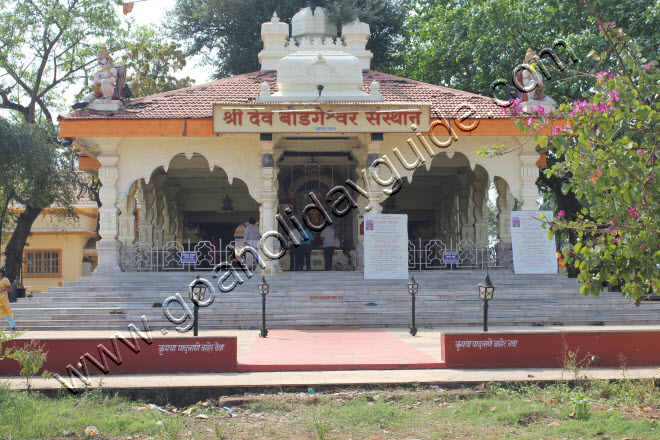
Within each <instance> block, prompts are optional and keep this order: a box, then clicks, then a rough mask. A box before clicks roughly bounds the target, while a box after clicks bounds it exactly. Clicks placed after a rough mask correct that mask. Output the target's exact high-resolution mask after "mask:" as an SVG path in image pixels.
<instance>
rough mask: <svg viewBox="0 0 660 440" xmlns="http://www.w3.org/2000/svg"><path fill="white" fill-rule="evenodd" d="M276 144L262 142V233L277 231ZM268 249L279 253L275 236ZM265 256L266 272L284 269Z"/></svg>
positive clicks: (266, 244)
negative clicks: (274, 153) (274, 154)
mask: <svg viewBox="0 0 660 440" xmlns="http://www.w3.org/2000/svg"><path fill="white" fill-rule="evenodd" d="M273 150H274V145H273V143H271V142H262V148H261V153H262V156H261V181H262V187H261V191H260V192H259V198H260V199H261V206H260V207H259V231H260V232H261V235H262V236H263V235H264V234H266V233H268V232H271V231H275V232H277V220H276V219H275V215H276V214H277V171H276V169H275V159H274V156H273V152H274V151H273ZM264 245H265V246H267V248H268V251H269V252H271V253H273V254H277V253H278V252H279V250H280V242H279V241H278V240H277V239H276V238H274V237H270V238H267V239H266V240H265V242H264ZM261 255H262V256H264V262H265V264H266V269H265V270H264V272H266V273H267V274H271V275H274V274H276V273H279V272H281V271H282V269H281V268H280V262H279V260H276V259H275V260H274V259H270V258H268V257H266V256H265V254H264V253H263V251H262V253H261Z"/></svg>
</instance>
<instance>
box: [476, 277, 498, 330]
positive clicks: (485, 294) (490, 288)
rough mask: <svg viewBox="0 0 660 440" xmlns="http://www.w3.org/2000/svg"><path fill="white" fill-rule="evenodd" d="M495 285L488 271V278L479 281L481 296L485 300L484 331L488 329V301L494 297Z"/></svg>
mask: <svg viewBox="0 0 660 440" xmlns="http://www.w3.org/2000/svg"><path fill="white" fill-rule="evenodd" d="M494 292H495V286H494V285H493V283H492V282H491V281H490V275H488V272H486V278H484V280H483V281H482V282H480V283H479V298H481V300H482V301H483V302H484V331H485V332H487V331H488V301H490V300H491V299H493V293H494Z"/></svg>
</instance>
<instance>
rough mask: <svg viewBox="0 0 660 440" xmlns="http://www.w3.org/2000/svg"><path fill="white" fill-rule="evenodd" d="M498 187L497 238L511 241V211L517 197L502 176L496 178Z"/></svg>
mask: <svg viewBox="0 0 660 440" xmlns="http://www.w3.org/2000/svg"><path fill="white" fill-rule="evenodd" d="M495 188H497V210H498V214H497V238H499V239H500V241H502V242H506V243H511V211H513V207H514V206H515V203H516V199H515V198H514V197H513V194H511V191H509V185H508V184H507V182H506V180H504V179H502V178H497V179H495Z"/></svg>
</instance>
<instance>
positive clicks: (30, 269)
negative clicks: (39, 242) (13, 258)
mask: <svg viewBox="0 0 660 440" xmlns="http://www.w3.org/2000/svg"><path fill="white" fill-rule="evenodd" d="M23 273H24V274H25V276H26V277H59V276H60V275H61V274H62V251H61V250H29V251H26V252H25V258H24V261H23Z"/></svg>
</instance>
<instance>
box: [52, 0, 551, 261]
mask: <svg viewBox="0 0 660 440" xmlns="http://www.w3.org/2000/svg"><path fill="white" fill-rule="evenodd" d="M369 37H370V31H369V26H368V25H367V24H365V23H362V22H360V21H357V20H356V21H354V22H352V23H349V24H346V25H344V26H342V27H341V29H337V28H336V26H334V25H332V24H331V23H330V21H329V20H328V18H327V16H326V13H325V10H324V8H322V7H316V8H315V9H314V10H312V9H311V8H309V7H307V8H304V9H302V10H301V11H300V12H298V13H297V14H296V15H295V16H294V17H293V19H292V22H291V25H289V24H288V23H284V22H282V21H280V19H279V18H278V17H277V16H276V15H275V14H274V15H273V18H272V19H271V20H270V21H269V22H266V23H263V25H262V27H261V38H262V40H263V50H262V51H261V52H260V53H259V60H260V63H261V70H260V71H257V72H253V73H247V74H243V75H238V76H234V77H230V78H224V79H221V80H218V81H214V82H211V83H208V84H202V85H197V86H193V87H189V88H186V89H180V90H175V91H171V92H166V93H161V94H157V95H153V96H147V97H143V98H139V99H133V100H127V101H125V102H123V103H122V102H120V101H112V102H101V101H102V100H98V101H99V102H98V103H97V101H92V102H91V103H90V104H89V106H87V107H86V108H84V109H82V110H77V111H73V112H71V113H68V114H64V115H61V116H60V118H59V119H60V136H61V137H62V138H67V139H71V140H72V142H73V145H75V146H76V147H77V148H78V149H79V150H80V151H81V152H83V153H84V157H82V158H81V161H80V166H81V169H88V170H96V172H98V176H99V178H100V180H101V183H102V188H101V190H100V200H101V202H102V204H103V206H102V207H101V208H100V209H99V216H100V221H99V225H100V226H99V234H100V237H101V239H100V240H99V241H98V242H97V250H98V266H97V267H96V269H95V271H96V272H98V273H108V272H119V271H122V270H125V271H130V270H177V269H185V268H186V267H192V268H204V267H211V266H213V265H214V264H217V263H219V262H220V261H221V260H222V259H224V258H225V257H226V256H227V255H229V252H228V249H229V247H231V246H234V245H235V244H237V243H239V242H240V241H241V240H242V239H243V231H244V229H245V227H246V226H247V224H248V223H247V222H248V219H249V218H251V217H253V218H255V219H256V220H257V225H258V227H259V229H260V231H261V234H266V233H267V232H269V231H279V232H281V233H283V234H284V235H286V234H285V233H286V230H287V228H293V227H294V225H293V222H294V220H293V218H294V217H295V219H297V220H299V221H303V220H309V221H311V222H312V223H313V224H315V225H317V224H319V223H321V222H323V221H324V215H325V214H329V215H330V216H331V218H332V221H333V224H332V227H333V228H334V231H335V233H336V235H337V237H338V238H339V242H340V245H339V248H343V249H347V250H350V251H351V252H352V253H353V254H354V255H355V256H356V263H357V264H356V266H357V268H359V265H360V262H361V258H362V256H361V252H362V237H363V232H362V229H361V228H362V216H363V215H364V214H365V213H366V212H376V213H377V212H382V213H405V214H407V215H408V220H409V238H410V241H411V246H412V248H414V249H417V250H418V251H419V250H420V248H421V249H430V248H429V247H428V246H429V244H431V247H432V248H433V249H436V248H437V249H439V248H441V247H442V246H444V248H445V249H461V248H460V246H468V247H471V248H474V249H481V250H483V251H484V252H486V251H488V249H489V248H491V247H492V240H491V242H490V243H489V235H488V208H487V205H486V203H487V201H488V199H489V189H491V188H493V187H494V188H495V189H496V191H497V208H498V220H497V222H498V227H497V242H498V246H499V249H500V250H501V249H506V247H507V246H510V241H511V233H510V230H509V224H510V216H511V211H512V210H514V208H517V209H522V210H537V209H538V205H537V198H538V189H537V186H536V184H535V182H536V179H537V177H538V175H539V166H540V165H542V164H543V160H544V155H542V154H539V152H538V151H537V149H536V146H535V145H534V144H533V142H529V141H528V135H523V134H522V133H521V132H520V131H519V129H518V128H516V127H515V126H514V124H513V120H512V119H511V117H510V116H509V115H508V114H506V113H505V112H502V109H501V107H500V105H498V103H497V102H496V101H495V100H493V99H492V98H489V97H485V96H480V95H476V94H473V93H467V92H463V91H459V90H454V89H451V88H447V87H442V86H437V85H433V84H426V83H422V82H419V81H415V80H411V79H407V78H401V77H397V76H393V75H388V74H384V73H380V72H376V71H373V70H371V69H370V63H371V59H372V54H371V52H370V51H369V50H367V49H366V45H367V41H368V39H369ZM95 103H96V104H98V105H95ZM115 104H116V105H115ZM526 141H527V142H526ZM501 144H506V145H508V146H511V147H514V148H512V149H511V150H512V151H511V152H510V153H509V154H505V155H502V156H496V157H492V158H486V157H482V156H480V155H479V154H478V151H479V150H481V149H482V148H483V147H484V146H492V145H501ZM516 147H519V148H516ZM310 193H312V194H310ZM312 195H313V196H312ZM315 198H316V200H315ZM353 202H355V203H353ZM310 204H312V205H317V206H318V205H321V206H319V207H321V208H323V209H322V210H321V209H318V207H312V208H311V209H305V207H306V206H308V205H310ZM324 213H325V214H324ZM277 216H279V219H278V217H277ZM281 245H282V244H281V243H279V242H278V240H277V239H275V238H273V239H271V240H269V241H268V244H267V246H268V247H272V250H273V252H275V251H277V249H278V246H281ZM312 245H313V248H314V255H313V259H314V264H313V266H314V267H313V268H314V269H321V268H323V262H322V259H323V257H322V252H320V250H321V246H322V240H321V238H320V233H319V232H314V240H313V241H312ZM190 252H195V253H196V254H195V256H194V258H193V260H194V261H193V260H186V258H189V257H188V256H185V257H184V256H183V255H184V254H189V253H190ZM429 252H430V251H429ZM433 252H435V251H433ZM411 255H413V256H412V257H411V258H412V259H413V260H414V258H415V257H414V255H415V254H411ZM420 255H423V256H424V258H426V262H427V263H428V258H429V255H431V253H428V252H427V253H424V252H422V253H421V254H420ZM504 260H506V258H504V257H501V256H500V260H498V261H495V262H494V264H496V265H497V264H506V261H504ZM482 263H483V262H482ZM186 264H188V266H186ZM266 264H267V269H266V270H267V272H269V273H272V272H277V271H278V270H281V269H284V270H287V269H289V268H290V261H289V260H288V258H287V257H286V256H285V257H284V258H280V259H267V261H266ZM412 264H416V263H415V262H414V261H413V262H412ZM471 264H472V263H471ZM478 264H480V263H479V262H478V261H475V262H474V265H475V267H476V265H478ZM431 266H432V265H431ZM431 266H429V267H431Z"/></svg>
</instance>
